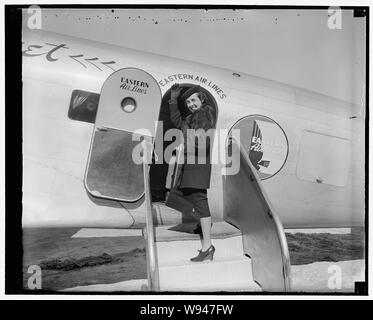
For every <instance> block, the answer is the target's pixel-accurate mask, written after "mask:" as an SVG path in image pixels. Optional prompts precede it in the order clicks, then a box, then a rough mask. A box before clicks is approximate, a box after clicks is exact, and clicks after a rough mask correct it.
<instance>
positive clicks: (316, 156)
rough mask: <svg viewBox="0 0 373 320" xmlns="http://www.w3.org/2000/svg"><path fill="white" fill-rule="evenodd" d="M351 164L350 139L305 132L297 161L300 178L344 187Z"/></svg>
mask: <svg viewBox="0 0 373 320" xmlns="http://www.w3.org/2000/svg"><path fill="white" fill-rule="evenodd" d="M350 164H351V142H350V141H349V140H347V139H345V138H340V137H334V136H329V135H325V134H322V133H317V132H311V131H304V132H303V136H302V139H301V143H300V151H299V155H298V163H297V176H298V178H299V179H302V180H306V181H311V182H314V183H318V184H329V185H334V186H339V187H344V186H345V185H346V184H347V181H348V175H349V171H350Z"/></svg>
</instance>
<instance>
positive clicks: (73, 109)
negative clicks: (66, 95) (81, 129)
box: [68, 90, 100, 123]
mask: <svg viewBox="0 0 373 320" xmlns="http://www.w3.org/2000/svg"><path fill="white" fill-rule="evenodd" d="M99 98H100V95H99V94H97V93H93V92H88V91H83V90H74V91H73V93H72V95H71V100H70V107H69V112H68V117H69V118H70V119H72V120H78V121H84V122H89V123H95V120H96V114H97V108H98V101H99Z"/></svg>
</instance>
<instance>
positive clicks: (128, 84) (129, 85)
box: [120, 77, 149, 94]
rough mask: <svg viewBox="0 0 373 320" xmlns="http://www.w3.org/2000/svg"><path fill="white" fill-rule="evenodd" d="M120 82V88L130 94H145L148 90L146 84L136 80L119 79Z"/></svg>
mask: <svg viewBox="0 0 373 320" xmlns="http://www.w3.org/2000/svg"><path fill="white" fill-rule="evenodd" d="M120 82H121V83H120V88H121V89H123V90H127V91H130V92H136V93H141V94H147V92H148V91H147V90H148V89H149V84H148V83H147V82H144V81H140V80H136V79H129V78H126V77H121V78H120Z"/></svg>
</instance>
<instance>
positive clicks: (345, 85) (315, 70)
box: [42, 8, 366, 104]
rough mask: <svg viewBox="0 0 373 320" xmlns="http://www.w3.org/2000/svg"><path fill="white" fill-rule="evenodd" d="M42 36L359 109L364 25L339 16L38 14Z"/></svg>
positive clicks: (278, 13) (348, 14) (123, 11)
mask: <svg viewBox="0 0 373 320" xmlns="http://www.w3.org/2000/svg"><path fill="white" fill-rule="evenodd" d="M42 29H44V30H47V31H53V32H58V33H62V34H67V35H72V36H76V37H81V38H86V39H91V40H96V41H102V42H106V43H110V44H116V45H119V46H123V47H128V48H134V49H138V50H143V51H148V52H154V53H159V54H163V55H167V56H172V57H177V58H182V59H186V60H191V61H196V62H200V63H205V64H209V65H213V66H217V67H221V68H226V69H231V70H234V71H238V72H243V73H247V74H250V75H254V76H259V77H262V78H266V79H270V80H275V81H279V82H282V83H286V84H290V85H293V86H296V87H300V88H304V89H308V90H311V91H315V92H318V93H321V94H325V95H328V96H332V97H335V98H338V99H341V100H345V101H349V102H352V103H356V104H361V101H362V99H364V90H365V86H364V85H365V52H366V51H365V18H354V17H353V12H352V10H343V12H342V19H341V29H333V30H331V29H329V27H328V11H327V10H290V9H286V10H285V9H276V10H274V9H266V10H241V9H240V10H231V9H229V10H228V9H226V10H223V9H214V10H202V9H115V8H114V9H110V8H109V9H43V12H42Z"/></svg>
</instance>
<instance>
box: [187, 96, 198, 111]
mask: <svg viewBox="0 0 373 320" xmlns="http://www.w3.org/2000/svg"><path fill="white" fill-rule="evenodd" d="M185 102H186V105H187V107H188V109H189V110H190V111H191V112H196V111H197V110H198V109H199V108H201V106H202V101H201V100H200V99H199V97H198V93H193V94H192V95H191V96H190V97H189V98H188V99H186V100H185Z"/></svg>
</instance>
